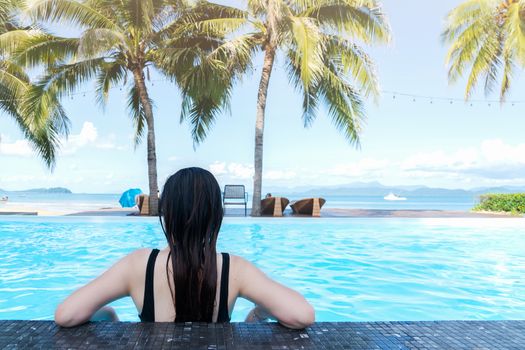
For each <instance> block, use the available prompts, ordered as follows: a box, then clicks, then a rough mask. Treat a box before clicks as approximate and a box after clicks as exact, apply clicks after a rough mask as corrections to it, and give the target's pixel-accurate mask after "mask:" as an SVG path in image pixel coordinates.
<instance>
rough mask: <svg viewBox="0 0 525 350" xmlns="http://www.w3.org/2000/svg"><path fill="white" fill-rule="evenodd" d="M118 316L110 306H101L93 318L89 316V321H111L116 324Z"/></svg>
mask: <svg viewBox="0 0 525 350" xmlns="http://www.w3.org/2000/svg"><path fill="white" fill-rule="evenodd" d="M118 320H119V319H118V316H117V313H116V312H115V309H113V308H112V307H111V306H107V305H106V306H103V307H101V308H100V309H98V311H97V312H95V314H94V315H93V316H91V319H90V321H111V322H118Z"/></svg>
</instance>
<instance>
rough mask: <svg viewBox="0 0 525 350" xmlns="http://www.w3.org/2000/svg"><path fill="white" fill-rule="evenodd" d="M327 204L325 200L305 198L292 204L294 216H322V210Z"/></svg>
mask: <svg viewBox="0 0 525 350" xmlns="http://www.w3.org/2000/svg"><path fill="white" fill-rule="evenodd" d="M325 203H326V200H325V199H324V198H305V199H300V200H298V201H293V202H292V203H290V207H292V211H293V213H294V214H300V215H311V216H321V208H322V207H323V205H324V204H325Z"/></svg>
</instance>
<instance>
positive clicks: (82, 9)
mask: <svg viewBox="0 0 525 350" xmlns="http://www.w3.org/2000/svg"><path fill="white" fill-rule="evenodd" d="M24 13H25V14H26V15H27V16H29V17H30V18H31V19H32V20H34V21H43V22H53V23H61V24H71V25H76V26H79V27H81V28H108V29H117V27H118V25H117V24H116V23H115V21H113V20H112V19H111V17H108V16H107V15H111V14H110V13H107V14H103V13H102V12H99V11H96V10H95V9H94V8H93V7H91V6H89V5H88V4H86V3H84V2H79V1H76V0H30V1H28V5H27V7H26V8H25V11H24Z"/></svg>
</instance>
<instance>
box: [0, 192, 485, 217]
mask: <svg viewBox="0 0 525 350" xmlns="http://www.w3.org/2000/svg"><path fill="white" fill-rule="evenodd" d="M0 195H7V196H9V200H8V202H7V203H5V202H0V208H4V209H7V208H9V207H11V208H17V207H27V208H33V209H38V210H45V211H52V212H78V211H86V210H97V209H102V208H120V204H119V203H118V200H119V198H120V194H82V193H69V194H68V193H30V192H6V193H3V194H2V193H0ZM286 197H287V198H288V199H290V200H291V201H292V200H296V199H300V198H306V197H308V196H307V195H305V196H302V195H301V194H293V195H287V196H286ZM323 198H325V199H326V204H325V206H324V207H323V208H342V209H384V210H389V209H410V210H461V211H468V210H470V209H472V207H473V206H474V205H476V204H477V198H476V197H475V196H474V195H455V196H413V197H411V196H408V197H407V200H405V201H387V200H384V199H383V196H325V197H323ZM248 205H249V206H250V205H251V198H249V200H248Z"/></svg>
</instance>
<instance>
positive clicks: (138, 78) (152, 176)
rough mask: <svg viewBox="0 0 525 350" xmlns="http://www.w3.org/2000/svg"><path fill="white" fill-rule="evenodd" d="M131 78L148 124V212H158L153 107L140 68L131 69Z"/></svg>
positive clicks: (153, 213) (155, 213)
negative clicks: (133, 80)
mask: <svg viewBox="0 0 525 350" xmlns="http://www.w3.org/2000/svg"><path fill="white" fill-rule="evenodd" d="M133 78H134V79H135V85H136V86H137V89H138V92H139V98H140V103H141V104H142V107H143V108H144V113H145V114H146V122H147V124H148V137H147V142H148V180H149V213H150V215H158V214H159V197H158V192H159V186H158V184H157V151H156V149H155V126H154V121H153V108H152V106H151V102H150V99H149V96H148V90H147V88H146V84H145V82H144V74H143V71H142V69H134V70H133Z"/></svg>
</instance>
